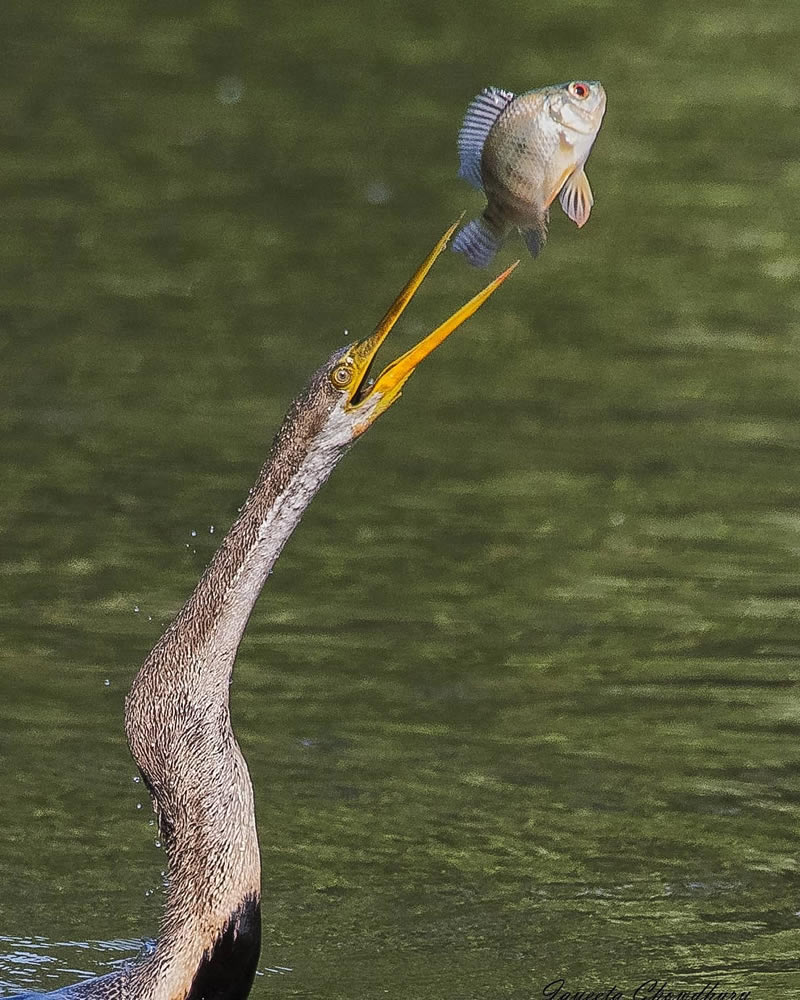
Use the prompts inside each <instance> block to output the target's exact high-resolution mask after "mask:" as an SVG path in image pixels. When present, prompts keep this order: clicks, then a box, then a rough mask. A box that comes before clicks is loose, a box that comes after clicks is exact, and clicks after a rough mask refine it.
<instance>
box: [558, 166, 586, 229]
mask: <svg viewBox="0 0 800 1000" xmlns="http://www.w3.org/2000/svg"><path fill="white" fill-rule="evenodd" d="M558 200H559V201H560V202H561V207H562V208H563V209H564V211H565V212H566V213H567V215H568V216H569V217H570V219H572V221H573V222H574V223H575V225H576V226H578V228H580V227H581V226H582V225H583V224H584V222H586V220H587V219H588V218H589V213H590V212H591V210H592V205H594V196H593V195H592V189H591V188H590V187H589V178H588V177H587V176H586V174H585V173H584V172H583V167H579V168H578V170H576V171H574V172H573V173H571V174H570V175H569V177H568V178H567V180H566V183H565V184H564V187H562V188H561V193H560V194H559V196H558Z"/></svg>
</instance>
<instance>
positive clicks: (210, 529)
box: [208, 524, 214, 535]
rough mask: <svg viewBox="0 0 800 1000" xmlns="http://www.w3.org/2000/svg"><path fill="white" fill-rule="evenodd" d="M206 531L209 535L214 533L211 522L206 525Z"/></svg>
mask: <svg viewBox="0 0 800 1000" xmlns="http://www.w3.org/2000/svg"><path fill="white" fill-rule="evenodd" d="M208 533H209V535H213V534H214V525H213V524H209V526H208Z"/></svg>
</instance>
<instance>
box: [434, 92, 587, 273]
mask: <svg viewBox="0 0 800 1000" xmlns="http://www.w3.org/2000/svg"><path fill="white" fill-rule="evenodd" d="M605 110H606V92H605V90H604V89H603V86H602V84H600V83H598V82H597V81H596V80H591V81H589V80H573V81H572V82H570V83H559V84H554V85H552V86H548V87H540V88H539V89H538V90H530V91H528V92H527V93H525V94H520V95H519V96H517V95H515V94H512V93H511V92H510V91H508V90H501V89H500V88H499V87H487V88H486V89H485V90H482V91H481V93H480V94H478V96H477V97H476V98H475V99H474V100H473V102H472V103H471V104H470V106H469V108H468V109H467V113H466V115H465V117H464V122H463V124H462V126H461V130H460V131H459V133H458V153H459V158H460V161H461V165H460V169H459V176H460V177H463V178H464V180H466V181H468V182H469V183H470V184H472V185H473V187H476V188H477V189H478V190H479V191H482V192H483V193H484V194H485V195H486V208H485V209H484V211H483V214H482V215H481V216H479V217H478V218H476V219H473V220H472V221H471V222H468V223H467V225H466V226H464V228H463V229H462V230H461V231H460V232H459V233H458V235H457V236H456V238H455V240H454V241H453V244H452V247H453V250H454V251H455V252H456V253H461V254H463V255H464V256H465V257H466V258H467V260H468V261H469V262H470V264H473V265H474V266H475V267H486V266H487V265H488V264H489V263H490V261H491V260H492V258H493V257H494V255H495V254H496V253H497V251H498V250H499V249H500V247H501V246H502V245H503V243H504V242H505V240H506V238H507V236H508V235H509V233H510V232H511V231H512V230H513V229H514V228H516V229H518V230H519V231H520V233H521V234H522V238H523V239H524V241H525V243H526V245H527V247H528V250H529V251H530V253H531V256H532V257H536V256H537V255H538V254H539V253H540V251H541V249H542V247H543V246H544V244H545V242H546V240H547V228H548V224H549V221H550V205H551V204H552V202H553V201H554V200H555V199H556V197H558V199H559V201H560V202H561V207H562V208H563V210H564V211H565V212H566V214H567V215H568V216H569V218H570V219H572V221H573V222H574V223H575V224H576V225H577V226H578V227H581V226H583V225H584V223H585V222H586V220H587V219H588V218H589V213H590V212H591V210H592V205H593V204H594V196H593V195H592V189H591V187H590V186H589V181H588V179H587V177H586V173H585V172H584V169H583V168H584V165H585V163H586V160H587V159H588V156H589V153H590V151H591V148H592V145H593V143H594V141H595V139H596V138H597V133H598V132H599V130H600V126H601V124H602V122H603V115H604V114H605Z"/></svg>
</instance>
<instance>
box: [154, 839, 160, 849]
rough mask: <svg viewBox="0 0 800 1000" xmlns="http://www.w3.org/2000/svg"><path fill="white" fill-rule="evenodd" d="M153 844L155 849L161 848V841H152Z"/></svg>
mask: <svg viewBox="0 0 800 1000" xmlns="http://www.w3.org/2000/svg"><path fill="white" fill-rule="evenodd" d="M153 843H154V844H155V845H156V847H161V841H160V840H154V841H153Z"/></svg>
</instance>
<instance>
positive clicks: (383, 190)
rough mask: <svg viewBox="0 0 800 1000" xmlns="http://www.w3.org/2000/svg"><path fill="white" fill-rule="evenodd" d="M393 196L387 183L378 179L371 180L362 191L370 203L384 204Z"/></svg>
mask: <svg viewBox="0 0 800 1000" xmlns="http://www.w3.org/2000/svg"><path fill="white" fill-rule="evenodd" d="M393 196H394V192H393V191H392V189H391V188H390V187H389V185H388V184H387V183H386V182H385V181H380V180H375V181H371V182H370V183H369V184H367V187H366V189H365V191H364V197H365V198H366V199H367V201H368V202H369V203H370V205H385V204H386V202H387V201H391V200H392V197H393Z"/></svg>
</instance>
